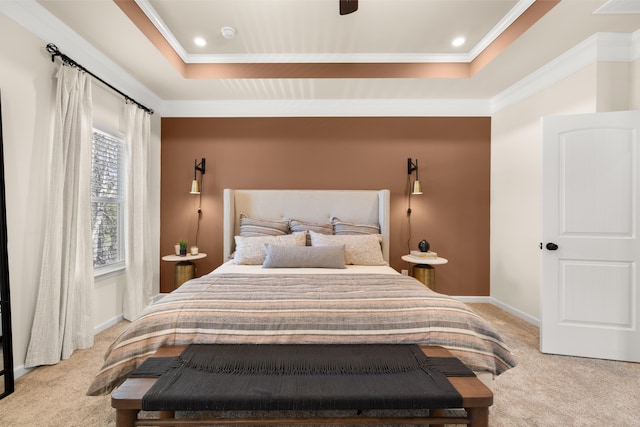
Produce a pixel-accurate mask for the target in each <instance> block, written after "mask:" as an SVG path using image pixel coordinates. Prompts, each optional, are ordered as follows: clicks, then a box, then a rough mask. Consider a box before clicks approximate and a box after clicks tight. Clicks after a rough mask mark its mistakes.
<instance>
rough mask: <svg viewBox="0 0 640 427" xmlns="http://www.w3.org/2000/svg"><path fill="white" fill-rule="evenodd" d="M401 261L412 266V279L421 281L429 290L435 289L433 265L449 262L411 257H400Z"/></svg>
mask: <svg viewBox="0 0 640 427" xmlns="http://www.w3.org/2000/svg"><path fill="white" fill-rule="evenodd" d="M402 260H403V261H406V262H409V263H411V264H414V265H413V268H412V272H413V274H412V275H413V277H415V278H416V279H418V280H419V281H421V282H422V283H424V284H425V286H426V287H428V288H429V289H431V290H435V289H436V269H435V268H434V267H433V266H434V265H442V264H446V263H448V262H449V260H448V259H446V258H441V257H437V258H427V257H424V258H423V257H417V256H413V255H402Z"/></svg>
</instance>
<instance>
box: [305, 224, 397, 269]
mask: <svg viewBox="0 0 640 427" xmlns="http://www.w3.org/2000/svg"><path fill="white" fill-rule="evenodd" d="M309 233H310V234H311V246H338V245H344V262H345V264H353V265H386V264H387V263H386V262H385V261H384V258H383V257H382V247H381V246H380V243H381V242H382V236H381V235H380V234H354V235H341V236H336V235H327V234H320V233H316V232H314V231H309Z"/></svg>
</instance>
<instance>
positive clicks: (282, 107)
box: [162, 99, 491, 117]
mask: <svg viewBox="0 0 640 427" xmlns="http://www.w3.org/2000/svg"><path fill="white" fill-rule="evenodd" d="M162 111H163V112H164V113H163V116H162V117H487V116H490V115H491V105H490V102H489V100H488V99H393V100H390V99H326V100H323V99H295V100H276V101H255V100H250V101H167V102H165V103H164V105H163V109H162Z"/></svg>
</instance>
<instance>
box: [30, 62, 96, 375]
mask: <svg viewBox="0 0 640 427" xmlns="http://www.w3.org/2000/svg"><path fill="white" fill-rule="evenodd" d="M56 78H57V80H58V81H57V91H56V101H55V102H56V104H55V117H54V134H53V141H52V146H51V151H50V169H49V171H50V172H49V179H47V181H46V182H45V183H44V185H45V186H46V191H47V194H48V196H49V203H48V206H47V210H48V212H47V213H48V218H47V223H46V230H45V238H44V247H43V258H42V267H41V272H40V284H39V288H38V297H37V301H36V311H35V315H34V319H33V325H32V327H31V339H30V341H29V347H28V349H27V357H26V360H25V366H26V367H33V366H38V365H50V364H54V363H58V362H59V361H60V360H61V359H67V358H69V357H70V356H71V353H73V351H74V350H76V349H80V348H88V347H91V346H92V345H93V335H94V333H93V318H92V313H93V283H94V282H93V242H92V239H91V206H90V188H89V186H90V180H91V175H90V174H91V144H92V132H93V131H92V113H93V111H92V100H91V78H90V77H89V76H88V75H87V74H85V73H84V72H81V71H79V70H78V69H76V68H72V67H69V66H63V65H61V66H60V67H59V68H58V72H57V74H56Z"/></svg>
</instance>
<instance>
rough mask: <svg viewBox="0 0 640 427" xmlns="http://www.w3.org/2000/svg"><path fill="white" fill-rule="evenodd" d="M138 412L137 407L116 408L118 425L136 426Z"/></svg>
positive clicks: (123, 426)
mask: <svg viewBox="0 0 640 427" xmlns="http://www.w3.org/2000/svg"><path fill="white" fill-rule="evenodd" d="M138 412H140V411H139V410H137V409H116V427H134V426H135V425H136V420H137V419H138Z"/></svg>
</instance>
